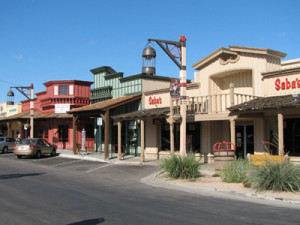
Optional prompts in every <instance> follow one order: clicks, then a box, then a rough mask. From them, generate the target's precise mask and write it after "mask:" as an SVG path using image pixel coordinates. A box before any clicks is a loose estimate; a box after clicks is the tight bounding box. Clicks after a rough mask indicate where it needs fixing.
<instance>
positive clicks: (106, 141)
mask: <svg viewBox="0 0 300 225" xmlns="http://www.w3.org/2000/svg"><path fill="white" fill-rule="evenodd" d="M104 125H105V127H104V157H105V159H108V156H109V109H107V110H106V111H105V114H104Z"/></svg>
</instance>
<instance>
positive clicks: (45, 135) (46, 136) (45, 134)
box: [44, 127, 48, 139]
mask: <svg viewBox="0 0 300 225" xmlns="http://www.w3.org/2000/svg"><path fill="white" fill-rule="evenodd" d="M44 138H45V139H48V128H47V127H45V129H44Z"/></svg>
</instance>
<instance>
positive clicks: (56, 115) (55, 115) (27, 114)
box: [0, 110, 72, 122]
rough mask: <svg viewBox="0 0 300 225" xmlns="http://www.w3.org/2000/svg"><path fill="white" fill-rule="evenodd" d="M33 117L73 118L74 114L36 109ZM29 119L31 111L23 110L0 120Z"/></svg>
mask: <svg viewBox="0 0 300 225" xmlns="http://www.w3.org/2000/svg"><path fill="white" fill-rule="evenodd" d="M33 118H34V119H35V120H36V119H53V118H57V119H65V118H72V115H70V114H67V113H46V114H43V113H41V112H39V111H36V110H35V111H34V116H33ZM27 119H28V120H29V119H30V112H29V111H26V112H21V113H18V114H15V115H12V116H8V117H4V118H1V119H0V122H9V121H16V120H27Z"/></svg>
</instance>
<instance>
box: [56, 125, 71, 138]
mask: <svg viewBox="0 0 300 225" xmlns="http://www.w3.org/2000/svg"><path fill="white" fill-rule="evenodd" d="M68 130H69V127H68V126H67V125H63V126H58V141H59V142H68V141H69V134H68V133H69V132H68Z"/></svg>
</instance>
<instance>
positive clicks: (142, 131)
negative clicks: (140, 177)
mask: <svg viewBox="0 0 300 225" xmlns="http://www.w3.org/2000/svg"><path fill="white" fill-rule="evenodd" d="M144 150H145V121H144V120H141V162H144V161H145V155H144Z"/></svg>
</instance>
